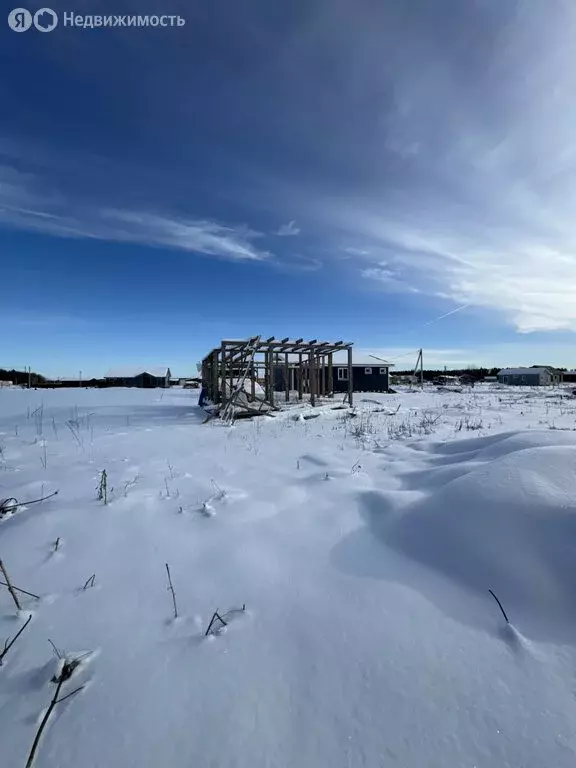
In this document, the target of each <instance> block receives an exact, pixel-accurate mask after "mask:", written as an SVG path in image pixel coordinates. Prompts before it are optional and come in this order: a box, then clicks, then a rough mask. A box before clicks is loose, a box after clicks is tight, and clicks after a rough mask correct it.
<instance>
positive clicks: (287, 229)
mask: <svg viewBox="0 0 576 768" xmlns="http://www.w3.org/2000/svg"><path fill="white" fill-rule="evenodd" d="M299 234H300V228H299V227H297V226H296V222H295V221H289V222H288V224H282V226H281V227H280V229H278V231H277V232H276V235H278V237H295V236H296V235H299Z"/></svg>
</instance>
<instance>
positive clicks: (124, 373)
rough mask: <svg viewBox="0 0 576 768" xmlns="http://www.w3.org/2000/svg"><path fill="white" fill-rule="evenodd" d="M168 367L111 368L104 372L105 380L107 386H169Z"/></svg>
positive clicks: (169, 375) (169, 374)
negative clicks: (143, 368)
mask: <svg viewBox="0 0 576 768" xmlns="http://www.w3.org/2000/svg"><path fill="white" fill-rule="evenodd" d="M170 377H171V373H170V368H166V367H159V368H148V369H146V370H142V369H141V368H140V369H138V368H135V369H129V368H119V369H112V370H110V371H108V373H107V374H106V377H105V378H106V381H107V383H108V386H109V387H145V388H151V387H169V386H170Z"/></svg>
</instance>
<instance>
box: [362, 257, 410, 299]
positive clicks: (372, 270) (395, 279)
mask: <svg viewBox="0 0 576 768" xmlns="http://www.w3.org/2000/svg"><path fill="white" fill-rule="evenodd" d="M361 274H362V277H364V278H367V279H368V280H376V281H377V282H378V284H379V285H381V286H382V287H383V288H385V290H386V291H388V292H389V293H420V290H419V289H418V288H415V287H414V286H413V285H410V284H409V283H407V282H406V281H405V280H403V279H402V278H401V277H399V275H398V273H397V272H395V271H393V270H392V269H390V268H389V266H388V264H387V263H386V262H382V263H381V264H380V266H378V267H368V268H367V269H363V270H361Z"/></svg>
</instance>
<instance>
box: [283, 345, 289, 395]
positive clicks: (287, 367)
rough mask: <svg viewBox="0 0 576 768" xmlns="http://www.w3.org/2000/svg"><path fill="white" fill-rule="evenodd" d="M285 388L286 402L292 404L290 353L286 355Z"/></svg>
mask: <svg viewBox="0 0 576 768" xmlns="http://www.w3.org/2000/svg"><path fill="white" fill-rule="evenodd" d="M284 387H285V388H286V402H287V403H289V402H290V366H289V365H288V352H286V354H285V355H284Z"/></svg>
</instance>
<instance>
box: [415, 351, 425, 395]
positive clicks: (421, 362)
mask: <svg viewBox="0 0 576 768" xmlns="http://www.w3.org/2000/svg"><path fill="white" fill-rule="evenodd" d="M418 369H420V387H421V388H422V389H424V351H423V350H422V349H419V350H418V357H417V358H416V365H415V366H414V374H413V379H414V380H415V379H416V372H417V371H418Z"/></svg>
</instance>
